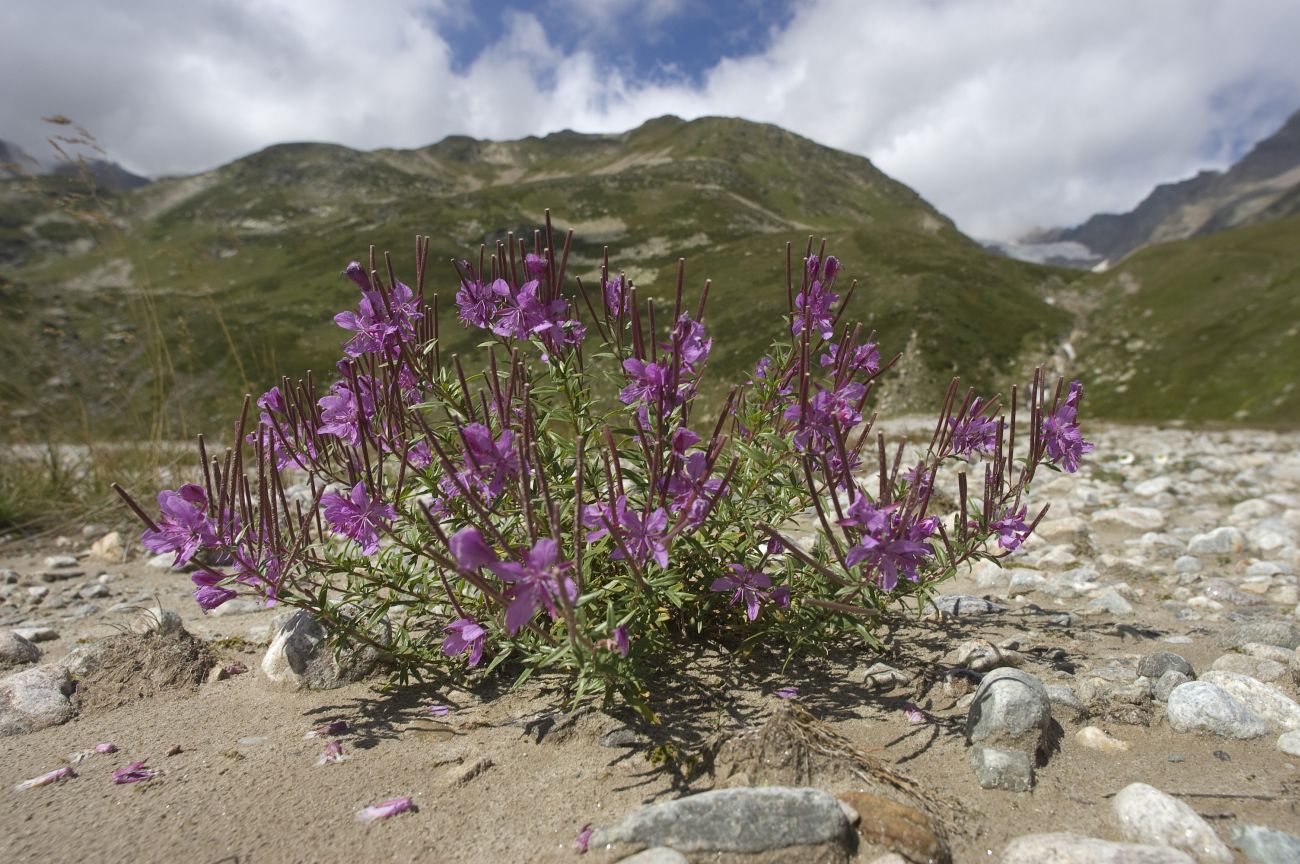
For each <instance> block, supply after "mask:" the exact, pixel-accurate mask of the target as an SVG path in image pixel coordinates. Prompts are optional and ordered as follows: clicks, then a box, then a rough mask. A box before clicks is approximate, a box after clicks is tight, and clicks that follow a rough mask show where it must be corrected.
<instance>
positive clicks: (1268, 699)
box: [1201, 671, 1300, 732]
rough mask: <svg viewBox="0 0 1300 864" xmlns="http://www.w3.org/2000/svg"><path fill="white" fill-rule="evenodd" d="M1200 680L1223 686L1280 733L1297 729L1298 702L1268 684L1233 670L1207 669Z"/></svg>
mask: <svg viewBox="0 0 1300 864" xmlns="http://www.w3.org/2000/svg"><path fill="white" fill-rule="evenodd" d="M1201 680H1202V681H1206V682H1209V683H1210V684H1215V685H1218V686H1219V687H1221V688H1223V690H1224V691H1226V692H1227V693H1228V694H1229V695H1231V696H1232V697H1233V698H1235V699H1236V700H1237V701H1238V702H1240V703H1241V704H1242V705H1244V706H1246V708H1247V709H1248V710H1250V711H1253V712H1254V713H1256V714H1258V715H1259V716H1260V717H1262V718H1264V720H1265V721H1267V722H1268V724H1269V725H1270V726H1272V727H1274V728H1275V729H1277V730H1278V731H1280V732H1291V731H1294V730H1296V729H1300V705H1297V704H1296V702H1295V700H1294V699H1292V698H1291V697H1290V696H1288V695H1286V694H1285V693H1283V692H1282V691H1281V690H1279V689H1278V688H1276V687H1274V686H1273V685H1271V684H1265V683H1264V682H1263V681H1257V680H1255V679H1254V678H1251V677H1250V676H1249V675H1239V674H1237V673H1235V672H1217V671H1216V672H1206V673H1205V674H1204V675H1202V676H1201Z"/></svg>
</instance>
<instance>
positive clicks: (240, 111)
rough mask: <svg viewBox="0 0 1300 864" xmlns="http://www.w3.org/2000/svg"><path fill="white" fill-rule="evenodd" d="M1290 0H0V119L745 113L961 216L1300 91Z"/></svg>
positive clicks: (1232, 150)
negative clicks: (867, 161) (866, 164)
mask: <svg viewBox="0 0 1300 864" xmlns="http://www.w3.org/2000/svg"><path fill="white" fill-rule="evenodd" d="M1297 45H1300V3H1298V2H1296V0H1137V2H1134V0H1087V2H1081V0H1002V2H993V0H988V2H981V0H950V2H945V0H697V2H687V0H539V2H534V3H525V2H520V0H479V2H476V0H367V2H364V3H362V2H349V0H113V2H104V0H4V2H3V3H0V82H2V83H0V139H5V140H9V141H14V142H17V143H19V144H20V145H21V146H22V147H24V148H25V149H27V150H28V151H29V152H31V153H33V154H37V155H40V154H43V153H44V152H46V151H47V149H48V148H47V147H46V145H45V144H44V140H45V137H46V135H47V134H48V132H49V130H48V128H47V127H46V125H45V124H43V123H42V122H41V117H43V116H45V115H50V114H55V113H58V114H64V115H67V116H70V117H72V118H74V119H75V120H77V121H78V122H79V123H81V124H82V125H83V126H85V127H87V128H88V129H90V130H91V131H92V132H94V133H95V135H96V136H97V137H98V138H99V140H100V142H101V143H102V145H103V146H104V147H105V149H106V150H107V151H108V152H109V154H110V155H111V157H112V158H113V159H115V160H117V161H119V162H121V163H122V164H123V165H125V166H126V167H128V168H130V169H132V170H135V171H137V172H139V173H143V174H147V175H150V176H158V175H161V174H170V173H183V172H193V171H198V170H202V169H205V168H210V167H214V166H216V165H219V164H222V163H224V162H227V161H229V160H231V159H233V158H236V157H238V156H241V155H244V154H246V153H249V152H252V151H255V150H257V149H260V148H261V147H264V146H266V145H268V144H271V143H275V142H279V141H303V140H320V141H335V142H339V143H343V144H347V145H350V146H353V147H360V148H374V147H382V146H396V147H415V146H420V145H424V144H428V143H432V142H434V141H437V140H439V139H440V138H442V137H443V136H446V135H449V134H453V133H455V134H468V135H473V136H475V137H480V138H494V139H508V138H517V137H521V136H524V135H530V134H544V133H547V132H552V131H556V130H559V129H565V128H571V129H577V130H579V131H586V132H609V131H622V130H625V129H628V128H631V127H634V126H636V125H638V124H639V123H641V122H642V121H644V120H646V119H649V118H651V117H657V116H660V115H663V114H676V115H678V116H681V117H686V118H693V117H698V116H703V115H712V114H720V115H728V116H739V117H745V118H749V119H752V120H761V121H766V122H771V123H776V124H779V125H781V126H783V127H785V128H787V129H790V130H792V131H795V132H798V133H799V134H802V135H805V136H807V137H809V138H812V139H814V140H816V141H819V142H821V143H824V144H828V145H831V146H834V147H839V148H842V149H845V150H849V151H852V152H855V153H860V154H862V155H865V156H868V157H870V158H871V159H872V160H873V161H874V162H875V163H876V164H877V165H878V166H879V167H881V168H882V169H883V170H885V171H886V172H888V173H889V174H891V175H892V176H894V177H896V178H898V179H900V180H902V181H903V182H905V183H908V184H909V185H911V186H912V187H914V188H915V189H917V190H918V191H919V192H920V193H921V194H922V195H924V196H925V197H926V198H927V199H929V200H930V201H931V202H932V203H934V204H935V205H936V206H938V207H939V208H940V209H941V210H943V211H944V212H946V213H948V214H949V215H951V216H952V217H953V218H954V219H956V220H957V222H958V224H959V225H960V226H961V227H962V228H963V229H964V230H965V231H967V232H968V233H970V234H973V235H975V236H978V237H982V238H1002V239H1007V238H1011V237H1015V236H1018V235H1019V234H1021V233H1022V232H1024V231H1026V230H1028V229H1031V228H1033V227H1035V226H1049V225H1060V224H1072V223H1075V222H1079V221H1081V220H1083V219H1085V218H1087V217H1088V216H1089V215H1091V214H1092V213H1095V212H1098V211H1115V210H1126V209H1128V208H1130V207H1132V206H1133V205H1134V204H1135V203H1137V201H1138V200H1140V199H1141V198H1142V197H1144V196H1145V194H1146V193H1147V192H1148V191H1149V190H1150V188H1151V187H1152V186H1153V185H1154V184H1156V183H1158V182H1162V181H1168V180H1172V179H1179V178H1182V177H1186V176H1189V175H1190V174H1193V173H1195V171H1196V170H1198V169H1200V168H1205V167H1224V166H1226V165H1227V164H1229V163H1230V162H1231V161H1232V160H1233V159H1234V158H1236V157H1237V156H1239V155H1240V154H1241V153H1243V152H1244V151H1245V150H1246V149H1249V146H1250V144H1251V143H1253V142H1254V141H1255V140H1257V139H1259V138H1261V137H1263V136H1266V135H1268V134H1270V133H1271V132H1273V131H1274V130H1275V129H1276V128H1277V127H1278V126H1280V125H1281V124H1282V122H1283V121H1284V120H1285V119H1286V117H1287V116H1288V115H1289V114H1290V113H1291V112H1293V111H1295V110H1296V109H1297V108H1300V50H1298V49H1297V47H1296V46H1297Z"/></svg>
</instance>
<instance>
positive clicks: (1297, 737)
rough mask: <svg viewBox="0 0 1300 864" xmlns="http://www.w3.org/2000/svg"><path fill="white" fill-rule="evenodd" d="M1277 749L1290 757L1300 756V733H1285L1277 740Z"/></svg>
mask: <svg viewBox="0 0 1300 864" xmlns="http://www.w3.org/2000/svg"><path fill="white" fill-rule="evenodd" d="M1277 749H1279V750H1281V751H1282V752H1283V753H1285V754H1286V755H1288V756H1300V732H1284V733H1282V735H1280V736H1279V737H1278V739H1277Z"/></svg>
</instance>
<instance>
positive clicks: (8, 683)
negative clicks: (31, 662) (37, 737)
mask: <svg viewBox="0 0 1300 864" xmlns="http://www.w3.org/2000/svg"><path fill="white" fill-rule="evenodd" d="M72 691H73V684H72V679H71V678H69V677H68V670H67V669H65V668H63V667H62V666H58V665H52V666H33V667H32V668H30V669H24V670H23V671H21V672H15V673H14V674H12V675H10V676H8V677H7V678H4V679H0V737H4V736H6V735H22V734H25V733H27V732H34V731H36V730H37V729H44V728H46V727H47V726H56V725H58V724H59V723H63V722H65V721H67V720H69V719H70V718H71V717H72V713H73V709H72V703H71V702H70V701H69V699H68V697H70V696H71V695H72Z"/></svg>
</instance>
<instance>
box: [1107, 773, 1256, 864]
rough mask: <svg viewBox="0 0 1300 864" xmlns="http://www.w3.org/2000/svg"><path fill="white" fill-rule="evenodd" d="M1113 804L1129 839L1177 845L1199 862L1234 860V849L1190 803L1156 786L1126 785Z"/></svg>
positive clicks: (1215, 863)
mask: <svg viewBox="0 0 1300 864" xmlns="http://www.w3.org/2000/svg"><path fill="white" fill-rule="evenodd" d="M1111 806H1112V807H1113V808H1114V810H1115V816H1116V817H1117V818H1118V819H1119V825H1120V831H1121V832H1122V833H1123V834H1124V836H1125V837H1127V838H1128V839H1129V840H1132V841H1134V842H1136V843H1148V844H1150V845H1152V846H1168V847H1170V848H1173V849H1178V850H1180V851H1182V852H1186V853H1187V854H1189V855H1191V856H1192V857H1193V858H1195V859H1196V860H1197V861H1198V862H1200V864H1232V851H1231V850H1230V849H1229V848H1228V847H1227V845H1225V844H1224V842H1223V841H1222V840H1220V839H1219V837H1218V835H1217V834H1215V833H1214V829H1213V828H1211V827H1210V826H1209V825H1208V824H1207V823H1206V822H1205V820H1204V819H1202V818H1201V817H1200V816H1199V815H1197V813H1196V811H1195V810H1193V809H1192V808H1191V807H1189V806H1187V805H1186V804H1185V803H1183V802H1182V801H1179V800H1178V799H1177V798H1175V797H1173V796H1172V795H1166V794H1165V793H1164V792H1161V791H1160V790H1159V789H1156V788H1155V787H1154V786H1148V785H1147V784H1145V783H1132V784H1130V785H1128V786H1125V787H1124V788H1123V789H1121V790H1120V791H1119V792H1118V793H1117V794H1116V795H1115V797H1114V799H1112V800H1111Z"/></svg>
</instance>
